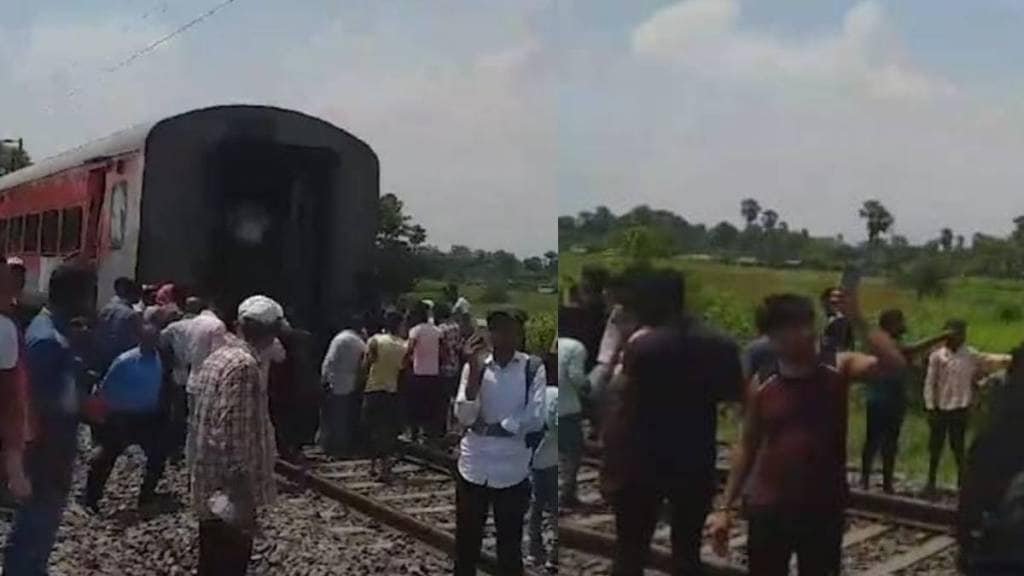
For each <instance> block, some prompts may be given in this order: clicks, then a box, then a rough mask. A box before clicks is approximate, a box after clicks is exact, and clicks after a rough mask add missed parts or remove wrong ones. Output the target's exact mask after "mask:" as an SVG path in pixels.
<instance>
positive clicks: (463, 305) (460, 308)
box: [452, 296, 470, 314]
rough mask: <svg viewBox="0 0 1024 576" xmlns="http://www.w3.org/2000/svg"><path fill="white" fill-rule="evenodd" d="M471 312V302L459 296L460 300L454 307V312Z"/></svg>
mask: <svg viewBox="0 0 1024 576" xmlns="http://www.w3.org/2000/svg"><path fill="white" fill-rule="evenodd" d="M469 310H470V306H469V300H466V299H465V298H463V297H462V296H459V299H458V300H456V301H455V305H454V306H452V312H454V313H455V314H469Z"/></svg>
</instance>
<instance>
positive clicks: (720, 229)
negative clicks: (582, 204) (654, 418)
mask: <svg viewBox="0 0 1024 576" xmlns="http://www.w3.org/2000/svg"><path fill="white" fill-rule="evenodd" d="M738 208H739V210H738V215H739V217H740V225H739V226H737V225H734V224H733V223H731V222H729V221H721V222H719V223H717V224H714V225H712V226H708V225H705V224H703V223H696V222H691V221H688V220H687V219H686V218H684V217H682V216H680V215H678V214H676V213H674V212H671V211H668V210H659V209H654V208H651V207H649V206H646V205H641V206H637V207H635V208H633V209H632V210H629V211H628V212H626V213H624V214H614V213H613V212H612V211H611V210H609V209H608V208H607V207H604V206H599V207H597V208H595V209H594V210H587V211H583V212H580V213H579V214H577V215H576V216H562V217H560V218H559V219H558V241H559V249H560V250H563V251H577V252H595V251H603V250H609V249H611V250H616V251H618V252H620V253H622V254H624V255H626V256H628V257H630V258H632V259H636V260H649V259H652V258H660V257H667V256H672V255H677V254H701V255H707V256H710V257H713V258H715V259H719V260H724V261H739V262H741V263H744V262H746V263H758V264H764V265H768V266H799V267H805V268H812V269H823V270H834V269H839V268H842V267H843V266H845V265H847V264H848V263H850V262H853V261H856V262H857V263H858V264H859V265H861V266H862V267H864V268H866V269H867V271H868V272H869V273H874V274H883V275H890V276H894V277H896V278H898V279H902V280H905V281H906V282H907V283H909V284H911V285H913V286H915V288H918V287H920V288H921V289H919V290H918V292H919V294H920V295H922V296H927V295H931V294H938V293H941V291H942V289H943V287H942V281H943V280H944V279H945V278H948V277H949V276H953V275H970V276H988V277H996V278H1022V277H1024V216H1018V217H1016V218H1014V219H1013V224H1014V231H1013V233H1011V234H1010V235H1009V236H1007V237H999V236H995V235H990V234H984V233H981V232H977V233H974V234H973V235H972V236H971V241H970V243H968V242H967V238H966V237H965V236H964V234H963V233H958V232H956V231H954V230H953V229H952V228H951V227H943V228H940V229H939V230H937V231H936V236H935V237H934V238H933V239H931V240H928V241H926V242H922V243H918V244H912V243H911V242H910V241H909V240H908V239H907V237H906V236H903V235H900V234H897V233H894V226H895V223H896V216H895V215H894V214H893V213H892V212H891V211H890V210H889V209H888V208H887V207H886V206H885V205H883V204H882V203H881V202H880V201H879V200H876V199H871V200H866V201H865V202H864V203H863V204H862V205H861V207H860V208H859V209H858V211H857V214H856V217H858V218H859V219H861V220H862V221H863V224H864V227H865V232H866V233H867V240H866V241H864V242H861V243H859V244H854V243H850V242H847V241H846V239H845V238H844V237H843V235H842V234H837V235H835V236H814V235H812V234H811V233H810V232H809V231H808V229H807V228H799V229H797V228H795V227H793V226H791V225H790V224H789V222H788V221H787V220H786V219H785V218H784V216H783V215H782V214H780V213H779V211H777V210H775V209H772V208H770V207H765V206H763V205H762V203H761V202H759V201H758V200H757V199H755V198H746V199H744V200H742V201H741V202H740V205H739V206H738ZM929 284H934V285H936V286H937V288H931V287H929V286H928V285H929Z"/></svg>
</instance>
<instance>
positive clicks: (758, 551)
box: [747, 508, 844, 576]
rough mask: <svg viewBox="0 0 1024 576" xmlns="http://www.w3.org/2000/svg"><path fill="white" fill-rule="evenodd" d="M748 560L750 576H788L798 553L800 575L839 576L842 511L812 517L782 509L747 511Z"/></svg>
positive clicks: (841, 547)
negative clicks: (792, 558) (791, 560)
mask: <svg viewBox="0 0 1024 576" xmlns="http://www.w3.org/2000/svg"><path fill="white" fill-rule="evenodd" d="M747 526H748V530H749V533H748V537H747V558H748V563H749V571H750V574H752V575H753V574H756V575H757V576H787V575H788V574H789V559H790V557H792V556H793V554H796V560H797V568H798V574H799V575H800V576H839V569H840V567H841V565H842V549H843V526H844V519H843V511H842V510H836V511H835V512H834V513H826V514H816V515H813V516H808V515H800V514H787V513H786V512H784V511H782V510H781V509H779V508H755V509H748V510H747Z"/></svg>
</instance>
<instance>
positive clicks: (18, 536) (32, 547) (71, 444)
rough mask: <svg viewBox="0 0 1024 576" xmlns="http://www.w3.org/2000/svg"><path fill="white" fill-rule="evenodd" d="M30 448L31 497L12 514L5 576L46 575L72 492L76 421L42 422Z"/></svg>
mask: <svg viewBox="0 0 1024 576" xmlns="http://www.w3.org/2000/svg"><path fill="white" fill-rule="evenodd" d="M40 430H41V431H42V434H41V436H40V437H39V438H38V439H36V440H34V441H33V442H32V444H30V445H29V447H28V451H27V453H26V461H25V463H26V468H27V473H28V476H29V479H30V480H31V481H32V496H31V497H30V498H29V499H28V501H26V502H24V503H23V504H22V505H21V506H20V507H19V508H18V511H17V512H16V513H15V516H14V526H13V527H12V528H11V532H10V534H9V535H8V536H7V543H6V545H5V546H4V569H3V573H4V576H45V575H46V574H48V568H47V565H48V564H49V561H50V553H51V552H52V551H53V545H54V542H55V541H56V539H57V529H58V528H59V527H60V521H61V516H63V513H64V506H65V505H66V504H67V499H68V493H69V492H70V491H71V472H72V468H73V466H74V461H75V452H76V451H77V449H78V445H77V444H78V443H77V440H78V439H77V434H78V424H77V421H61V422H57V423H53V422H44V423H42V426H41V428H40Z"/></svg>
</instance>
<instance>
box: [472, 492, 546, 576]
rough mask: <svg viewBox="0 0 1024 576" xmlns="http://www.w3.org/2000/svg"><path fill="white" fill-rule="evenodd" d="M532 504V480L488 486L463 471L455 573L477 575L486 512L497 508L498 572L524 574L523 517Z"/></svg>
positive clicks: (514, 575)
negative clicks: (466, 477) (467, 479)
mask: <svg viewBox="0 0 1024 576" xmlns="http://www.w3.org/2000/svg"><path fill="white" fill-rule="evenodd" d="M529 506H530V481H529V480H523V481H522V482H520V483H519V484H516V485H515V486H509V487H508V488H489V487H487V486H481V485H479V484H473V483H471V482H468V481H466V479H465V478H463V477H462V476H461V475H459V479H458V487H457V489H456V492H455V510H456V511H455V576H476V573H477V571H476V567H477V563H479V561H480V546H481V544H482V543H483V538H484V525H485V524H486V523H487V513H488V511H489V510H490V509H491V508H492V507H493V508H494V527H495V529H496V530H497V537H498V576H522V574H523V520H524V518H525V517H526V510H527V508H529Z"/></svg>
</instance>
